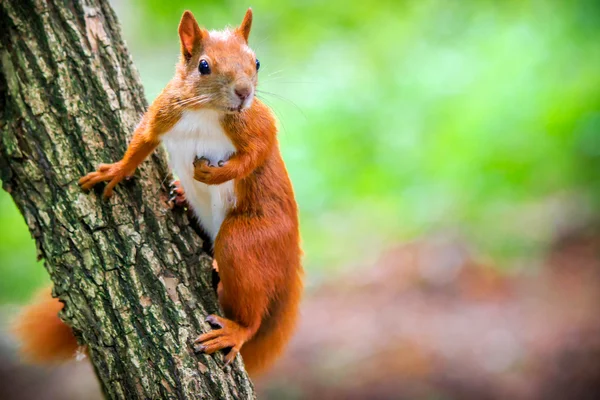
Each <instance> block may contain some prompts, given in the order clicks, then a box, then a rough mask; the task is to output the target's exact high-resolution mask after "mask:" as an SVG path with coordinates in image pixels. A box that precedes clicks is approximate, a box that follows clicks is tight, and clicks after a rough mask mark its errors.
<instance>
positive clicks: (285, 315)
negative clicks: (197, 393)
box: [240, 278, 302, 378]
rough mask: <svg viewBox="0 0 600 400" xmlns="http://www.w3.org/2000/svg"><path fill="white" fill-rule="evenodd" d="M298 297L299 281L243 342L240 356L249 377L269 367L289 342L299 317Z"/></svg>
mask: <svg viewBox="0 0 600 400" xmlns="http://www.w3.org/2000/svg"><path fill="white" fill-rule="evenodd" d="M301 295H302V281H301V279H300V278H298V280H297V281H296V282H295V284H294V286H293V287H292V289H291V290H289V291H288V293H287V299H286V300H287V301H284V302H282V303H280V305H279V307H278V309H277V310H274V312H272V313H271V315H270V316H269V318H267V319H266V320H265V321H264V322H263V326H261V328H260V329H259V331H258V333H257V334H256V336H254V337H253V338H252V339H250V340H249V341H248V342H246V343H244V345H243V346H242V349H241V351H240V353H241V354H242V359H243V360H244V366H245V368H246V371H247V372H248V374H249V375H250V377H251V378H255V377H256V376H258V375H260V374H261V373H262V372H264V371H265V370H266V369H267V368H268V367H270V366H271V364H273V363H274V362H275V360H276V359H277V357H278V356H279V355H280V354H281V352H282V351H283V349H284V348H285V345H286V344H287V342H288V341H289V340H290V339H291V337H292V335H293V333H294V330H295V327H296V323H297V320H298V314H299V303H300V297H301Z"/></svg>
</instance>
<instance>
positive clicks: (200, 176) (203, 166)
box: [194, 157, 227, 185]
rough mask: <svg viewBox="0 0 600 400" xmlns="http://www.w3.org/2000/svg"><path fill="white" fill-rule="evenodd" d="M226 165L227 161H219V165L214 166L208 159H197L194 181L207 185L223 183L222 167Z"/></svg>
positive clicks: (195, 161) (195, 160)
mask: <svg viewBox="0 0 600 400" xmlns="http://www.w3.org/2000/svg"><path fill="white" fill-rule="evenodd" d="M226 163H227V161H225V160H219V161H218V162H217V165H212V164H211V162H210V160H209V159H208V158H206V157H200V158H198V157H196V158H195V159H194V179H195V180H197V181H199V182H202V183H206V184H207V185H216V184H220V183H223V182H222V177H221V174H220V173H221V167H224V166H225V164H226Z"/></svg>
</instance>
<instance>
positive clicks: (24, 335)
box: [13, 288, 78, 363]
mask: <svg viewBox="0 0 600 400" xmlns="http://www.w3.org/2000/svg"><path fill="white" fill-rule="evenodd" d="M62 308H63V304H62V303H61V302H60V301H58V299H54V298H52V294H51V289H49V288H48V289H45V290H44V291H43V292H41V293H40V295H39V298H38V299H37V301H36V302H35V303H33V304H31V305H29V306H28V307H26V308H25V309H24V310H23V311H22V312H21V314H20V315H19V317H18V318H17V320H16V321H15V324H14V326H13V332H14V334H15V335H16V336H17V337H18V338H19V341H20V343H21V353H22V355H23V357H24V359H26V360H28V361H30V362H33V363H53V362H64V361H68V360H70V359H72V358H73V357H75V353H76V351H77V347H78V345H77V340H76V339H75V336H74V335H73V331H72V330H71V328H70V327H69V326H67V325H66V324H65V323H64V322H63V321H62V320H61V319H60V318H59V317H58V312H59V311H60V310H62Z"/></svg>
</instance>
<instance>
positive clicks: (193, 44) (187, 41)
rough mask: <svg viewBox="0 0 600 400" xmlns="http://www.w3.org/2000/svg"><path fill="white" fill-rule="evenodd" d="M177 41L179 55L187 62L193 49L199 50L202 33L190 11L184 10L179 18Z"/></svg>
mask: <svg viewBox="0 0 600 400" xmlns="http://www.w3.org/2000/svg"><path fill="white" fill-rule="evenodd" d="M179 39H180V40H181V54H182V55H183V57H184V58H185V59H186V60H189V59H190V58H191V57H192V54H193V52H194V49H196V48H199V47H200V44H201V41H202V31H201V30H200V27H199V26H198V22H196V18H194V14H192V12H191V11H188V10H186V11H185V12H184V13H183V15H182V16H181V21H180V22H179Z"/></svg>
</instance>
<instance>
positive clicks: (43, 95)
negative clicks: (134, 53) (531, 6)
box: [0, 0, 254, 399]
mask: <svg viewBox="0 0 600 400" xmlns="http://www.w3.org/2000/svg"><path fill="white" fill-rule="evenodd" d="M0 30H1V31H0V68H1V69H0V135H1V136H0V177H1V178H2V182H3V187H4V189H5V190H7V191H8V192H9V193H10V194H11V195H12V197H13V199H14V201H15V203H16V204H17V206H18V207H19V209H20V211H21V212H22V213H23V215H24V216H25V220H26V222H27V225H28V226H29V229H30V231H31V234H32V235H33V237H34V238H35V241H36V243H37V249H38V256H39V257H40V258H43V259H44V260H45V266H46V269H47V270H48V272H49V274H50V277H51V278H52V281H53V282H54V291H55V295H57V296H59V297H60V299H61V300H62V301H64V302H65V309H64V311H63V312H62V317H63V318H64V320H65V321H66V322H68V324H69V325H71V326H72V327H73V328H74V331H75V332H76V334H77V336H78V337H79V339H80V341H81V343H83V344H85V345H87V348H88V351H89V355H90V358H91V360H92V363H93V365H94V367H95V371H96V373H97V375H98V378H99V380H100V383H101V385H102V388H103V390H104V393H105V395H106V397H107V398H111V399H159V398H164V399H198V398H223V399H238V398H244V399H246V398H254V394H253V389H252V384H251V382H250V380H249V379H248V377H247V375H246V373H245V372H244V370H243V365H242V363H241V361H240V359H239V357H238V359H237V360H236V362H235V363H234V365H233V367H227V368H226V369H225V370H224V369H223V368H222V365H223V362H222V355H217V356H206V355H201V354H200V355H198V354H195V353H194V349H193V339H194V338H195V337H197V335H198V334H200V333H201V332H205V331H207V330H208V329H209V326H208V324H206V323H205V322H204V318H205V317H206V315H207V314H210V313H214V312H218V303H217V299H216V296H215V293H214V290H213V289H212V287H211V285H210V283H211V282H210V276H211V274H210V272H211V259H210V257H209V256H208V255H207V254H206V253H205V252H204V251H203V250H202V244H203V243H202V240H201V239H200V237H199V236H198V235H197V234H196V232H195V231H194V230H193V229H192V228H191V227H190V226H189V224H188V220H187V217H186V216H185V214H184V213H183V212H181V211H180V212H174V211H171V210H170V209H169V208H168V207H167V205H166V200H167V193H166V190H165V185H164V183H165V182H168V180H169V178H170V177H169V173H168V169H167V164H166V162H165V155H164V152H163V151H162V150H160V151H157V152H156V153H155V154H154V155H153V156H152V157H151V159H150V160H149V161H147V162H145V163H144V164H143V165H142V167H141V168H140V169H139V170H138V172H136V175H135V177H134V178H133V179H132V180H131V181H129V182H127V183H123V184H120V185H119V186H118V187H117V190H116V192H115V195H114V196H113V197H112V198H111V199H110V200H109V201H103V200H102V198H101V189H102V188H98V190H96V191H93V192H91V193H89V194H86V193H83V192H82V191H81V190H80V188H79V187H78V185H77V180H78V179H79V178H80V177H81V176H83V175H84V174H85V173H87V172H90V171H92V170H93V169H95V168H96V167H97V165H98V164H99V163H101V162H114V161H117V160H118V159H120V158H121V157H122V155H123V153H124V151H125V148H126V136H127V133H130V132H132V131H133V127H134V125H135V124H136V123H137V122H138V120H139V119H140V116H141V114H142V113H143V112H144V110H145V108H146V103H145V101H144V96H143V91H142V87H141V84H140V80H139V77H138V75H137V72H136V71H135V69H134V68H133V65H132V62H131V59H130V56H129V54H128V52H127V49H126V48H125V45H124V43H123V40H122V39H121V33H120V30H119V26H118V22H117V19H116V17H115V14H114V12H113V10H112V9H111V8H110V6H109V5H108V3H107V1H105V0H73V1H60V0H55V1H47V0H1V1H0ZM174 45H176V43H174Z"/></svg>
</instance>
